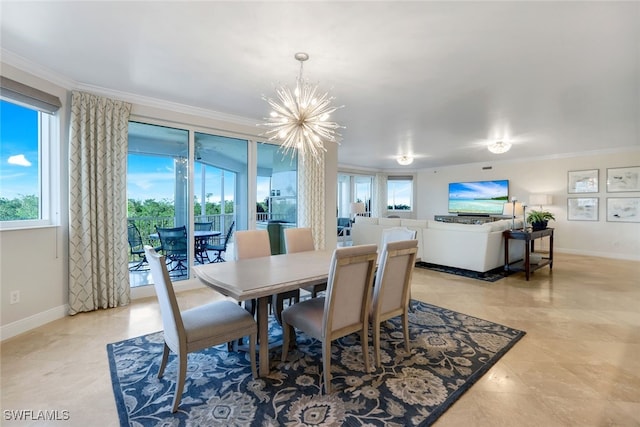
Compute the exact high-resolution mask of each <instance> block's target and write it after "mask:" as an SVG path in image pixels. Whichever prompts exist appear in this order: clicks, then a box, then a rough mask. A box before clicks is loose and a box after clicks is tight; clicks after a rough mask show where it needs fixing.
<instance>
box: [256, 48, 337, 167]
mask: <svg viewBox="0 0 640 427" xmlns="http://www.w3.org/2000/svg"><path fill="white" fill-rule="evenodd" d="M294 57H295V59H296V60H297V61H300V74H299V75H298V79H297V80H296V87H295V89H294V90H293V91H292V90H291V89H290V88H288V87H286V86H281V87H280V88H277V89H276V93H277V95H278V96H277V99H272V98H264V97H263V99H265V100H266V101H267V102H268V103H269V105H270V106H271V108H272V109H273V110H272V111H271V113H270V115H269V117H267V118H265V123H263V126H268V127H269V128H270V129H269V130H267V131H266V132H265V135H266V136H269V141H273V140H278V141H282V146H281V148H282V150H284V153H285V154H287V153H289V151H291V150H298V153H299V155H300V156H301V157H302V160H303V161H304V160H305V159H306V157H307V156H311V157H313V158H315V159H316V161H318V160H319V156H320V155H321V154H322V153H323V152H325V151H327V149H326V148H325V146H324V144H325V142H334V143H336V144H338V143H339V142H340V137H341V135H340V134H339V133H338V132H336V129H339V128H341V127H343V126H340V125H339V124H337V123H335V122H332V121H329V115H330V114H331V113H333V112H334V111H336V110H337V109H338V108H342V107H343V106H340V107H334V106H332V105H331V101H333V100H334V98H333V97H331V96H329V93H328V92H324V94H321V92H320V89H319V88H318V86H315V85H312V84H310V83H309V82H307V81H306V80H304V79H303V78H302V65H303V63H304V61H306V60H308V59H309V55H308V54H307V53H304V52H298V53H296V54H295V56H294ZM292 155H293V152H292Z"/></svg>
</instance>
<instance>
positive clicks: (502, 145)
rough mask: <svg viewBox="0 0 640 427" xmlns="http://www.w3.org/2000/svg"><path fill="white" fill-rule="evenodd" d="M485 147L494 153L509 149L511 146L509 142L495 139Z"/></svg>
mask: <svg viewBox="0 0 640 427" xmlns="http://www.w3.org/2000/svg"><path fill="white" fill-rule="evenodd" d="M487 148H488V149H489V151H491V152H492V153H494V154H502V153H506V152H507V151H509V149H510V148H511V144H510V143H509V142H506V141H496V142H491V143H489V145H488V146H487Z"/></svg>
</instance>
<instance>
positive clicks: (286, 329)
mask: <svg viewBox="0 0 640 427" xmlns="http://www.w3.org/2000/svg"><path fill="white" fill-rule="evenodd" d="M290 340H291V326H290V325H289V324H287V323H283V324H282V357H280V361H281V362H286V361H287V356H288V355H289V341H290Z"/></svg>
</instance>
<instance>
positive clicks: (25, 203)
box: [0, 194, 40, 221]
mask: <svg viewBox="0 0 640 427" xmlns="http://www.w3.org/2000/svg"><path fill="white" fill-rule="evenodd" d="M39 218H40V206H39V200H38V197H37V196H35V195H33V194H30V195H26V196H23V195H21V196H20V197H16V198H13V199H11V200H9V199H7V198H5V197H2V198H0V221H20V220H29V219H39Z"/></svg>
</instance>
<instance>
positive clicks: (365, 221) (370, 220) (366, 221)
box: [356, 216, 378, 225]
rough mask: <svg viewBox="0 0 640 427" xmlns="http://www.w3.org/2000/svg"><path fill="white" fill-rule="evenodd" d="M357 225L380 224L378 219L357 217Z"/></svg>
mask: <svg viewBox="0 0 640 427" xmlns="http://www.w3.org/2000/svg"><path fill="white" fill-rule="evenodd" d="M356 223H358V224H373V225H376V224H378V218H374V217H368V216H356Z"/></svg>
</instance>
